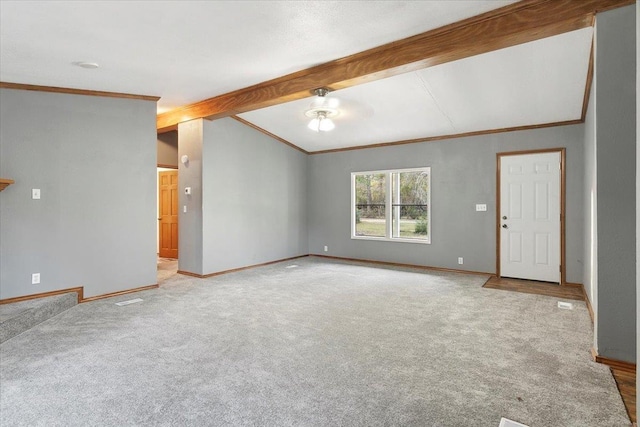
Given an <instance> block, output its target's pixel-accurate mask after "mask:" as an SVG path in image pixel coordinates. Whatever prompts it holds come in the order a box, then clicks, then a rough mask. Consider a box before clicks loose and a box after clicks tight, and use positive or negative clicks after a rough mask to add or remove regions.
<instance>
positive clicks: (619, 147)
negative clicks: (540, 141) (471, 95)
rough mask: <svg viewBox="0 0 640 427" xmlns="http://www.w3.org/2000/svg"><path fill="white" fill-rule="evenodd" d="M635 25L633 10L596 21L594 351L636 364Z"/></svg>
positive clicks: (613, 12) (601, 16) (614, 12)
mask: <svg viewBox="0 0 640 427" xmlns="http://www.w3.org/2000/svg"><path fill="white" fill-rule="evenodd" d="M635 26H636V23H635V5H631V6H627V7H624V8H619V9H614V10H611V11H608V12H604V13H600V14H598V17H597V26H596V31H597V38H596V40H597V49H596V75H595V77H596V110H595V112H596V141H597V143H596V146H597V150H596V151H597V159H596V164H597V171H598V180H597V191H598V214H597V215H598V297H597V301H598V348H597V350H598V352H599V354H600V355H602V356H605V357H610V358H614V359H619V360H624V361H628V362H634V361H635V360H636V355H635V350H636V333H635V327H634V326H635V314H636V307H635V301H636V289H635V288H636V287H635V283H634V282H635V275H636V272H635V262H636V253H635V250H636V246H635V237H634V236H635V235H636V228H635V227H636V204H635V195H636V191H635V171H636V164H635V159H636V151H635V150H636V144H635V142H636V134H635V132H636V100H635V92H636V86H635V84H636V63H635V51H636V45H635V43H636V38H635Z"/></svg>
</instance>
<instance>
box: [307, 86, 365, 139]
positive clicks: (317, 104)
mask: <svg viewBox="0 0 640 427" xmlns="http://www.w3.org/2000/svg"><path fill="white" fill-rule="evenodd" d="M330 91H331V90H330V89H328V88H318V89H315V90H314V91H313V93H314V94H315V95H316V97H315V99H314V100H313V102H311V105H310V107H309V109H307V110H306V111H305V113H304V114H305V116H307V117H309V118H311V121H309V123H308V124H307V127H308V128H309V129H311V130H312V131H314V132H328V131H331V130H333V129H335V127H336V125H335V123H334V121H333V119H334V118H336V117H338V116H340V120H339V121H340V122H341V123H342V122H343V120H347V121H353V120H354V119H367V118H370V117H372V116H373V108H371V107H370V106H366V105H363V104H362V103H361V102H358V101H356V100H350V99H348V98H345V97H341V98H340V99H338V98H336V97H333V96H331V97H328V96H327V94H328V93H329V92H330Z"/></svg>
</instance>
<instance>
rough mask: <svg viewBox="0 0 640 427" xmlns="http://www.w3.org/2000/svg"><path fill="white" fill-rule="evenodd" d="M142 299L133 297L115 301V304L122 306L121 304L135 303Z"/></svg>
mask: <svg viewBox="0 0 640 427" xmlns="http://www.w3.org/2000/svg"><path fill="white" fill-rule="evenodd" d="M142 301H143V300H142V298H135V299H130V300H127V301H120V302H117V303H116V305H117V306H119V307H122V306H123V305H129V304H135V303H137V302H142Z"/></svg>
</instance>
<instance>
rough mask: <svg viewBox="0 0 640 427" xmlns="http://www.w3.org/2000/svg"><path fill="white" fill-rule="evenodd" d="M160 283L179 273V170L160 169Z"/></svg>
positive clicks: (158, 227) (157, 250) (158, 229)
mask: <svg viewBox="0 0 640 427" xmlns="http://www.w3.org/2000/svg"><path fill="white" fill-rule="evenodd" d="M157 182H158V193H157V194H158V222H157V224H158V226H157V238H156V252H157V255H158V283H160V282H162V281H164V280H167V279H168V278H169V277H171V276H173V275H174V274H176V273H177V271H178V238H179V227H178V169H177V168H175V169H174V168H167V167H158V168H157Z"/></svg>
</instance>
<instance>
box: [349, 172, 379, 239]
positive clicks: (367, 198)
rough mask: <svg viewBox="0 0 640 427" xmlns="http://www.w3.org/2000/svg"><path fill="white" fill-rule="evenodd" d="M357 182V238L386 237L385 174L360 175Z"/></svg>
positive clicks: (357, 176)
mask: <svg viewBox="0 0 640 427" xmlns="http://www.w3.org/2000/svg"><path fill="white" fill-rule="evenodd" d="M355 180H356V183H355V185H356V189H355V190H356V191H355V193H356V206H355V209H356V218H355V221H356V224H355V225H356V226H355V230H356V236H370V237H385V235H386V233H385V228H386V224H385V215H386V207H385V198H386V185H385V174H383V173H378V174H359V175H356V177H355Z"/></svg>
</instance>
